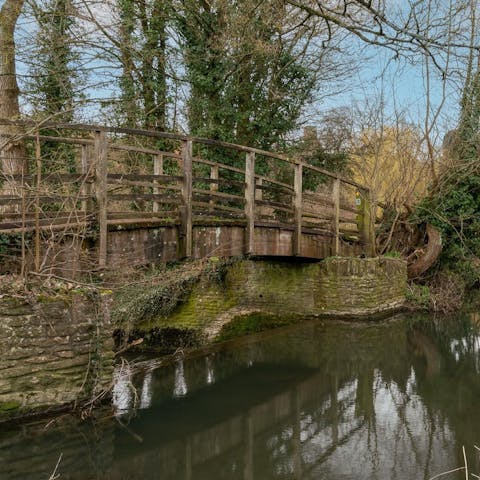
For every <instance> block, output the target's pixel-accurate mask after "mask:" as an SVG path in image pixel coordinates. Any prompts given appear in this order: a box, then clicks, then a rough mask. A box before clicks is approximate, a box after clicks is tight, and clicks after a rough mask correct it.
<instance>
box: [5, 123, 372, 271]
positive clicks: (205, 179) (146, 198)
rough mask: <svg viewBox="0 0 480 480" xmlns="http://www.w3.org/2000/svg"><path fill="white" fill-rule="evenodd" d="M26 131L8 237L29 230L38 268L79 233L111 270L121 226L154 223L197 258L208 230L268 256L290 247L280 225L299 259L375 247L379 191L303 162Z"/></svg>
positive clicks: (191, 143) (192, 143) (71, 130)
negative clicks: (374, 194) (54, 247)
mask: <svg viewBox="0 0 480 480" xmlns="http://www.w3.org/2000/svg"><path fill="white" fill-rule="evenodd" d="M23 126H24V128H25V131H26V132H27V133H26V134H25V135H24V136H23V138H22V139H21V140H22V141H23V142H24V143H25V145H26V150H27V152H34V153H32V154H30V155H29V156H28V158H26V159H25V170H24V171H23V172H18V171H17V172H15V173H13V174H6V173H3V174H2V176H1V180H3V184H2V186H1V187H0V234H2V235H17V236H18V235H20V236H21V237H22V241H24V242H25V245H26V246H27V248H28V249H30V250H31V254H32V256H33V257H34V258H35V259H36V265H35V266H36V268H39V267H40V263H41V258H42V256H44V255H45V244H46V243H48V242H49V244H52V243H56V244H58V245H60V244H62V242H63V244H64V240H65V238H70V237H72V235H73V236H75V237H76V238H83V239H88V238H90V239H92V238H95V239H97V243H98V245H97V247H96V250H95V251H96V252H97V253H96V255H97V262H98V266H100V267H104V266H106V265H107V264H108V263H109V259H108V252H109V250H110V246H109V245H110V244H111V239H109V237H110V236H111V235H113V233H114V232H118V231H125V230H135V229H145V228H153V229H159V228H171V229H175V230H176V236H177V240H176V243H177V245H176V249H177V256H178V257H192V256H195V255H194V250H195V249H196V250H197V251H198V245H195V243H196V242H197V243H198V241H199V240H198V238H196V234H195V230H198V229H199V228H201V227H216V228H221V229H223V230H226V229H233V228H241V229H242V230H241V231H242V238H243V240H242V242H241V243H242V245H241V248H242V253H243V254H258V251H260V252H264V253H266V254H268V249H269V247H268V245H267V246H265V245H264V244H265V242H266V244H272V245H273V244H275V242H276V243H278V240H275V241H273V240H272V238H273V237H274V236H275V235H273V234H271V235H270V236H269V235H266V234H265V232H266V231H268V229H276V230H277V231H278V232H280V233H278V235H280V236H282V235H283V240H282V241H283V243H285V245H284V246H283V247H282V252H283V255H287V256H288V255H292V256H307V257H311V256H312V255H313V257H315V256H316V255H321V256H325V255H327V254H328V255H339V254H342V253H344V251H347V253H351V252H352V248H353V251H355V252H356V253H359V252H360V251H362V252H363V253H365V254H366V255H371V254H372V253H373V252H374V232H373V230H374V215H373V213H372V212H373V211H374V210H373V208H372V205H371V204H370V194H369V191H368V189H367V188H365V187H363V186H362V185H359V184H357V183H355V182H353V181H351V180H349V179H346V178H343V177H342V176H340V175H338V174H335V173H331V172H328V171H326V170H323V169H321V168H318V167H316V166H313V165H309V164H306V163H304V162H302V161H301V160H299V159H292V158H289V157H286V156H284V155H280V154H276V153H273V152H267V151H262V150H258V149H255V148H250V147H245V146H240V145H233V144H227V143H223V142H216V141H212V140H207V139H201V138H193V137H187V136H182V135H173V134H167V133H161V132H152V131H143V130H130V129H115V128H105V127H98V126H87V125H63V126H59V125H50V126H48V127H46V126H42V130H39V129H38V128H37V127H36V126H35V125H33V124H23ZM15 140H16V141H18V139H15ZM7 142H8V139H7ZM7 150H8V146H7V147H5V148H4V149H3V150H2V151H0V153H2V156H4V155H6V153H5V152H6V151H7ZM27 165H28V167H29V170H28V172H27V170H26V168H27ZM237 235H238V233H237ZM272 235H273V237H272ZM197 236H198V235H197ZM227 237H228V235H227ZM25 239H27V240H28V241H26V240H25ZM272 242H273V243H272ZM312 242H313V243H315V242H316V243H317V244H318V243H321V244H322V249H317V250H316V251H317V253H312V252H313V251H314V250H312V248H311V246H309V245H310V244H311V243H312ZM207 243H208V242H207ZM280 243H282V242H280ZM286 244H288V246H287V245H286ZM210 246H211V247H213V246H215V247H217V248H218V245H210ZM206 247H208V245H206ZM201 250H202V252H204V254H206V255H208V254H209V251H208V248H204V249H201ZM276 250H277V251H278V248H276ZM211 253H212V252H210V254H211ZM271 253H272V254H275V248H273V249H272V252H271Z"/></svg>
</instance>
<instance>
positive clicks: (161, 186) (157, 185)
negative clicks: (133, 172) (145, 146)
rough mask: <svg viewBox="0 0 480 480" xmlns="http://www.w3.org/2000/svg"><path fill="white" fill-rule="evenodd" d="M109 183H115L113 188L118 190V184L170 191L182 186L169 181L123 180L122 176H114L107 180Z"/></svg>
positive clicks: (126, 186) (177, 189)
mask: <svg viewBox="0 0 480 480" xmlns="http://www.w3.org/2000/svg"><path fill="white" fill-rule="evenodd" d="M108 183H109V185H117V186H116V187H115V188H114V189H113V190H118V186H124V187H125V188H128V187H150V188H153V189H156V190H157V191H158V192H160V190H171V191H180V190H181V189H182V187H181V186H180V185H174V184H171V183H167V184H161V183H156V182H145V181H137V180H125V179H124V178H121V179H120V178H118V179H117V178H115V179H112V180H108Z"/></svg>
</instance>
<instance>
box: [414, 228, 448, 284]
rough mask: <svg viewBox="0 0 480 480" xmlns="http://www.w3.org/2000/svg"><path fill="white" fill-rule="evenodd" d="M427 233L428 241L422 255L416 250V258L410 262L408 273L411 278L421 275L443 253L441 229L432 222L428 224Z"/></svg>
mask: <svg viewBox="0 0 480 480" xmlns="http://www.w3.org/2000/svg"><path fill="white" fill-rule="evenodd" d="M426 234H427V238H428V242H427V245H426V247H424V248H422V249H421V253H420V256H418V257H417V255H416V254H417V253H418V252H417V251H416V252H415V255H414V258H415V260H414V261H413V262H411V263H409V264H408V267H407V273H408V278H409V279H415V278H419V277H421V276H422V275H423V274H424V273H425V272H426V271H427V270H428V269H429V268H430V267H431V266H432V265H433V264H434V263H435V262H436V261H437V260H438V257H439V256H440V253H442V249H443V245H442V236H441V234H440V231H439V230H438V229H437V228H435V227H434V226H433V225H431V224H427V228H426Z"/></svg>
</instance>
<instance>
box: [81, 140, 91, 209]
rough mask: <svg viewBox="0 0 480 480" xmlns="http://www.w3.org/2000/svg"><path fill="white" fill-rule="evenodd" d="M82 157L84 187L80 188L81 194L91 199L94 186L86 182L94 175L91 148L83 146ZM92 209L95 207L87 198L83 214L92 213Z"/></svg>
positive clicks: (84, 202)
mask: <svg viewBox="0 0 480 480" xmlns="http://www.w3.org/2000/svg"><path fill="white" fill-rule="evenodd" d="M81 155H82V156H81V169H82V170H81V171H82V186H81V188H80V194H81V195H82V196H85V197H91V196H92V184H91V183H90V182H87V181H86V180H87V178H88V177H89V176H90V175H91V174H92V173H93V171H92V170H93V165H92V148H91V146H90V145H83V146H82V152H81ZM92 209H93V205H92V201H91V199H88V198H85V199H84V200H82V211H83V212H91V211H92Z"/></svg>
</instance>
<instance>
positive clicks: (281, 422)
mask: <svg viewBox="0 0 480 480" xmlns="http://www.w3.org/2000/svg"><path fill="white" fill-rule="evenodd" d="M477 325H480V318H476V317H475V316H474V315H465V316H463V317H458V318H456V319H449V320H448V321H439V320H433V319H423V320H422V319H415V318H413V317H411V316H408V315H400V316H396V317H393V318H390V319H388V320H387V321H383V322H381V323H342V322H333V321H311V322H305V323H302V324H301V325H297V326H295V327H288V328H283V329H279V330H276V331H270V332H268V333H264V334H260V335H257V336H253V337H250V338H248V339H240V340H236V341H233V342H228V343H225V344H222V345H219V346H218V347H216V348H215V349H213V350H210V351H208V352H205V353H204V354H199V355H196V356H195V357H192V358H178V359H177V360H176V361H174V362H172V363H171V364H170V365H167V366H163V367H160V368H153V367H154V366H155V364H156V362H155V360H151V361H146V362H145V363H144V366H145V367H146V368H144V369H143V370H141V371H140V372H138V373H136V374H135V375H133V374H132V371H131V368H130V367H129V366H128V365H123V366H118V368H117V371H116V384H115V389H114V416H113V417H112V415H111V410H110V409H108V411H105V412H104V411H103V410H102V411H98V412H97V414H96V416H97V418H96V420H95V421H87V422H83V423H79V422H77V421H76V420H75V419H73V418H71V417H70V416H63V417H60V418H56V419H54V420H50V421H48V423H47V421H46V420H44V421H42V422H36V423H31V424H24V425H22V426H17V427H11V428H9V429H5V428H3V429H2V431H1V432H0V479H1V480H20V479H28V480H31V479H41V480H47V479H49V477H50V475H51V474H52V472H53V471H54V468H55V465H56V464H57V462H58V468H57V470H56V474H57V475H59V477H58V478H59V479H61V480H65V479H111V480H123V479H125V480H127V479H128V480H134V479H142V480H150V479H161V480H167V479H182V480H183V479H184V480H187V479H199V480H203V479H205V480H207V479H208V480H215V479H232V480H233V479H256V480H270V479H315V480H319V479H333V480H336V479H342V480H346V479H352V480H353V479H355V480H358V479H429V478H432V477H433V476H435V475H437V474H439V473H441V472H445V471H447V470H451V469H453V468H455V467H459V466H461V465H463V455H462V446H465V448H466V452H467V456H468V462H469V468H470V471H471V472H473V473H477V474H478V473H480V462H479V461H478V459H479V455H478V454H479V453H480V452H478V451H477V450H476V449H475V445H478V446H480V408H479V399H480V327H478V326H477ZM149 367H150V368H149ZM133 387H135V388H133ZM441 478H447V479H449V478H450V479H457V478H465V473H464V472H456V473H452V474H450V475H447V476H443V477H441Z"/></svg>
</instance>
